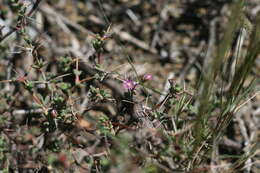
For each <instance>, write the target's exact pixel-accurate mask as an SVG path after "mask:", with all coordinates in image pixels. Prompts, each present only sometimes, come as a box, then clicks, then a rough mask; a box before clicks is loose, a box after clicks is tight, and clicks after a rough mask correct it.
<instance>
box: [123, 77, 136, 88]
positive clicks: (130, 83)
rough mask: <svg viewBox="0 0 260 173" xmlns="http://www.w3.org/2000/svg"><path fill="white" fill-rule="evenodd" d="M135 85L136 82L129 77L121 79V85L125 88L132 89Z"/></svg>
mask: <svg viewBox="0 0 260 173" xmlns="http://www.w3.org/2000/svg"><path fill="white" fill-rule="evenodd" d="M136 85H137V84H136V82H134V81H133V80H131V79H126V80H124V81H123V87H124V88H125V89H127V90H133V89H134V88H135V86H136Z"/></svg>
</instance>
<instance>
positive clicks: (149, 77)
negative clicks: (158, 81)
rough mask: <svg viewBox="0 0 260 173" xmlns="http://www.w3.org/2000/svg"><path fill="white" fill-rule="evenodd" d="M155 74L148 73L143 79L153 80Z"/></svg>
mask: <svg viewBox="0 0 260 173" xmlns="http://www.w3.org/2000/svg"><path fill="white" fill-rule="evenodd" d="M152 79H153V76H152V75H151V74H150V73H147V74H145V75H144V76H143V80H152Z"/></svg>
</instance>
